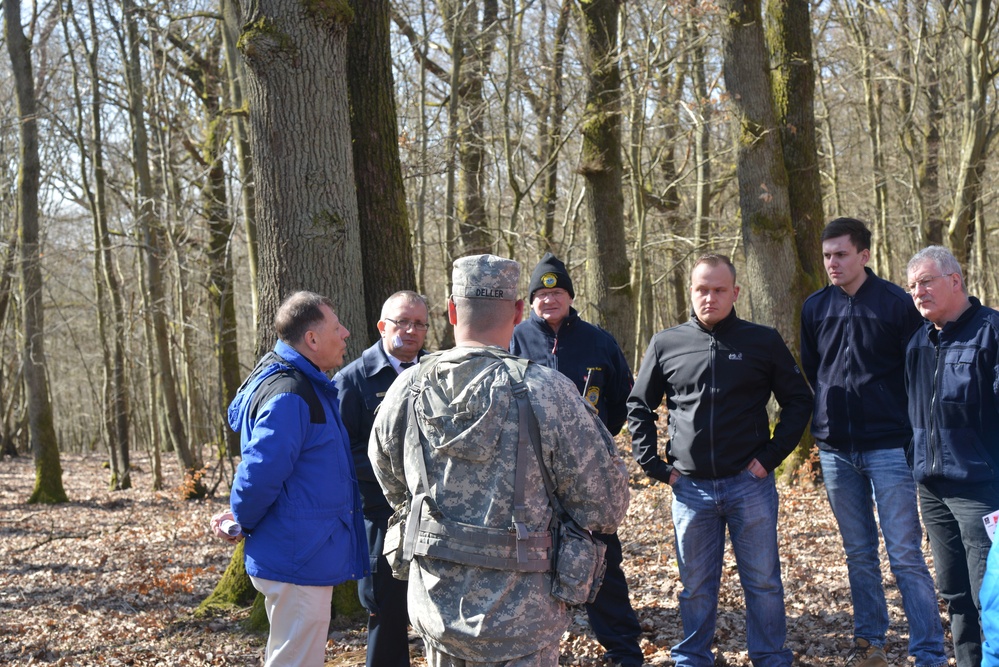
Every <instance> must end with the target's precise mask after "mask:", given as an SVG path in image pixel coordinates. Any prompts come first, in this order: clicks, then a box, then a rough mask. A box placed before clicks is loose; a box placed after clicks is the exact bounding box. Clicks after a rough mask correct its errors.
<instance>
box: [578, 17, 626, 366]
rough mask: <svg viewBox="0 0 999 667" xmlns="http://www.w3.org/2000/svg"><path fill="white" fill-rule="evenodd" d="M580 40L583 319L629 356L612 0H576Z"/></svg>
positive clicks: (615, 20) (618, 81)
mask: <svg viewBox="0 0 999 667" xmlns="http://www.w3.org/2000/svg"><path fill="white" fill-rule="evenodd" d="M579 6H580V8H581V10H582V15H583V26H584V30H585V42H586V62H585V64H584V66H583V67H584V69H585V71H586V77H587V92H586V112H585V114H584V118H583V126H582V133H583V154H582V158H581V161H580V165H579V171H580V173H582V175H583V176H584V178H586V183H587V189H586V202H587V208H588V209H589V215H588V216H587V218H588V219H587V225H588V232H589V242H588V243H587V253H586V260H587V265H586V277H587V281H586V286H587V293H586V298H587V301H588V303H589V304H590V305H591V306H592V307H593V308H594V313H593V315H591V316H590V317H589V319H592V320H595V321H596V322H597V323H598V324H600V325H601V326H602V327H604V328H605V329H607V330H608V331H609V332H610V333H611V334H612V335H613V336H614V338H615V339H616V340H617V342H618V344H620V345H621V348H622V349H623V350H624V355H625V358H626V359H631V358H632V357H633V356H634V351H635V350H634V348H635V313H634V310H635V309H634V295H633V292H632V286H631V263H630V261H629V260H628V250H627V244H626V241H625V234H624V190H623V186H622V180H621V179H622V174H623V168H622V159H623V158H622V155H621V71H620V62H619V54H618V38H617V34H618V28H617V26H618V8H619V4H618V2H617V0H579Z"/></svg>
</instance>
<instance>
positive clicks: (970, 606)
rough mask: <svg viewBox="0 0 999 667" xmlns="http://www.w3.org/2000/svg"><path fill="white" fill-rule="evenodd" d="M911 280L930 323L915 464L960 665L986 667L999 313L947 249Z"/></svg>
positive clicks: (911, 383)
mask: <svg viewBox="0 0 999 667" xmlns="http://www.w3.org/2000/svg"><path fill="white" fill-rule="evenodd" d="M907 281H908V288H909V292H910V294H912V299H913V301H914V302H915V304H916V308H917V309H919V313H920V314H921V315H922V316H923V317H924V318H925V319H926V322H925V323H924V325H923V326H922V327H921V328H920V329H918V330H917V331H916V333H915V334H914V335H913V337H912V340H910V341H909V347H908V349H907V350H906V359H905V384H906V391H907V392H908V394H909V419H910V421H911V422H912V444H911V446H910V449H909V452H908V455H909V462H910V464H911V465H912V472H913V475H914V476H915V478H916V482H917V484H918V485H919V505H920V509H921V510H922V514H923V524H924V525H925V526H926V533H927V534H928V535H929V538H930V548H931V549H932V550H933V568H934V570H935V571H936V575H937V588H938V589H939V591H940V596H941V597H942V598H943V599H944V601H945V602H946V603H947V611H948V612H949V613H950V627H951V633H952V635H953V637H954V655H955V657H956V658H957V665H958V667H979V665H980V664H981V662H982V634H981V633H982V628H981V623H980V619H979V614H980V603H979V597H978V594H979V590H980V589H981V586H982V579H983V577H984V574H985V563H986V559H987V558H988V554H989V549H990V547H991V541H990V540H989V536H988V533H987V532H986V530H985V523H984V522H983V517H984V516H985V515H986V514H990V513H991V512H993V511H995V510H996V509H997V508H999V313H997V312H996V311H994V310H992V309H991V308H986V307H985V306H983V305H982V304H981V302H980V301H979V300H978V299H976V298H975V297H973V296H968V293H967V292H966V291H965V287H964V276H963V275H962V273H961V265H960V264H959V263H958V261H957V259H955V257H954V255H952V254H951V252H950V251H949V250H947V249H946V248H944V247H941V246H929V247H927V248H924V249H922V250H920V251H919V252H917V253H916V254H915V255H913V257H912V259H910V260H909V266H908V278H907Z"/></svg>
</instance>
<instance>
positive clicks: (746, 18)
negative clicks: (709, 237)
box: [722, 0, 801, 348]
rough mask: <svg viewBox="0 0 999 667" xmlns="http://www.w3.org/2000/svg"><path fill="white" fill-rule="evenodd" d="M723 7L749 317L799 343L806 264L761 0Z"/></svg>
mask: <svg viewBox="0 0 999 667" xmlns="http://www.w3.org/2000/svg"><path fill="white" fill-rule="evenodd" d="M722 11H723V13H724V15H725V16H726V17H727V20H726V21H725V31H724V42H725V44H724V47H725V48H724V76H725V85H726V87H727V89H728V94H729V100H730V101H731V104H732V111H733V115H734V118H735V120H736V122H737V124H738V125H737V128H736V142H737V145H736V149H737V174H738V180H739V210H740V212H741V214H742V238H743V243H744V245H745V253H746V273H747V276H746V278H745V284H746V285H747V287H748V288H749V289H748V290H747V291H748V296H749V299H748V301H749V311H750V312H749V313H746V309H745V306H743V316H746V315H748V316H749V317H748V319H752V320H753V321H755V322H759V323H760V324H765V325H767V326H772V327H775V328H776V329H777V330H778V331H780V333H781V334H782V335H783V337H784V340H785V341H787V342H788V344H789V345H791V346H792V348H794V347H797V346H796V345H795V343H794V341H796V340H797V338H798V317H797V315H798V310H799V308H798V306H799V305H800V301H798V300H796V299H794V298H792V295H793V294H794V291H795V290H796V289H797V288H796V287H795V285H796V284H797V281H798V280H800V276H801V263H800V262H799V260H798V256H797V253H796V251H795V247H794V231H793V227H792V223H791V205H790V198H789V194H788V182H787V180H788V179H787V171H786V170H785V167H784V158H783V153H782V149H781V140H780V132H779V128H778V126H777V115H776V112H775V109H774V102H773V97H772V86H771V79H770V57H769V54H768V53H767V49H766V45H765V42H764V37H763V27H762V26H763V22H762V15H761V7H760V0H728V2H726V3H725V4H724V5H723V6H722Z"/></svg>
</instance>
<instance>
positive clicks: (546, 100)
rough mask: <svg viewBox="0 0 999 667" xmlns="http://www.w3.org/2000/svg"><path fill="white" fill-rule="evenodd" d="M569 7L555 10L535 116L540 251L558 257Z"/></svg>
mask: <svg viewBox="0 0 999 667" xmlns="http://www.w3.org/2000/svg"><path fill="white" fill-rule="evenodd" d="M572 5H573V0H562V6H561V8H560V9H559V15H558V22H557V23H556V24H555V34H554V36H553V44H552V62H551V74H550V75H549V77H548V82H547V85H546V87H545V91H544V93H543V98H542V108H541V109H540V110H539V113H538V119H539V120H540V125H541V126H540V127H539V131H538V135H539V137H540V146H539V155H538V158H539V161H540V162H541V163H542V164H543V165H545V166H544V169H545V174H544V176H543V177H542V191H541V199H542V201H543V202H544V204H545V218H544V223H543V224H542V230H541V245H542V248H540V250H541V251H542V252H543V251H546V250H547V251H551V252H554V253H555V254H556V255H561V252H560V248H559V247H558V246H557V245H556V243H555V211H556V208H557V207H556V205H557V204H558V166H559V160H558V154H559V150H558V149H559V147H560V146H561V144H562V124H563V120H564V118H565V104H564V102H563V101H562V97H563V96H562V86H563V81H562V77H563V71H564V69H565V40H566V34H567V33H568V32H569V17H570V15H571V13H572ZM541 30H542V31H546V30H547V26H544V25H542V26H541Z"/></svg>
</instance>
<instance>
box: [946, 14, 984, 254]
mask: <svg viewBox="0 0 999 667" xmlns="http://www.w3.org/2000/svg"><path fill="white" fill-rule="evenodd" d="M991 6H992V3H991V0H964V2H962V3H961V7H962V9H963V15H964V24H965V25H964V28H965V33H964V41H963V44H962V54H963V56H964V63H963V64H964V70H963V77H964V100H963V105H962V131H961V136H962V138H961V161H960V165H959V167H958V176H957V185H956V187H955V193H954V206H953V209H952V211H953V212H952V213H951V217H950V224H949V225H948V228H947V243H948V245H949V246H950V249H951V250H952V251H953V253H954V256H955V257H956V258H957V260H958V261H959V262H961V264H967V263H968V260H969V259H970V257H971V253H970V249H971V246H972V242H973V240H974V237H973V235H972V234H971V221H972V220H973V219H974V216H975V208H976V204H977V203H978V201H979V198H980V197H981V188H982V183H981V168H982V167H983V165H984V160H985V155H986V148H987V146H988V140H989V139H990V138H991V137H990V135H989V133H988V131H987V130H988V112H987V109H986V104H987V103H988V91H989V88H990V85H989V84H990V83H991V81H992V80H993V79H994V78H995V74H996V72H995V70H994V69H991V66H990V60H991V55H990V52H989V44H988V39H989V29H990V28H991V26H992V18H991V17H990V14H991Z"/></svg>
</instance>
